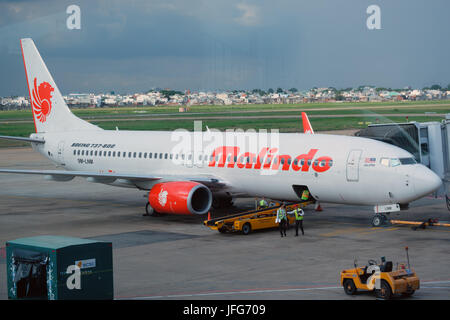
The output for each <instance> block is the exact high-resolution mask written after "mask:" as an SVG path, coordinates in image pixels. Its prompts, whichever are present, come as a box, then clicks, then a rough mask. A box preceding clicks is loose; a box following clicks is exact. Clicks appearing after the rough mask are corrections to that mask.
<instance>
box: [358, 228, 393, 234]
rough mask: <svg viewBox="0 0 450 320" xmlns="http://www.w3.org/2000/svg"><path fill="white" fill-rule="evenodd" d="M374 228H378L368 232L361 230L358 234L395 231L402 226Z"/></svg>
mask: <svg viewBox="0 0 450 320" xmlns="http://www.w3.org/2000/svg"><path fill="white" fill-rule="evenodd" d="M372 229H376V230H372V231H368V232H360V233H358V234H373V233H377V232H386V231H395V230H398V229H400V228H372Z"/></svg>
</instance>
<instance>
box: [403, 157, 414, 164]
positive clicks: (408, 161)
mask: <svg viewBox="0 0 450 320" xmlns="http://www.w3.org/2000/svg"><path fill="white" fill-rule="evenodd" d="M399 160H400V162H401V163H402V164H416V163H417V162H416V160H415V159H414V158H400V159H399Z"/></svg>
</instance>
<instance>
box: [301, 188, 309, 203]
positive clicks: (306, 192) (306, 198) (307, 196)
mask: <svg viewBox="0 0 450 320" xmlns="http://www.w3.org/2000/svg"><path fill="white" fill-rule="evenodd" d="M301 199H302V200H303V201H306V200H308V199H309V191H308V190H303V192H302V196H301Z"/></svg>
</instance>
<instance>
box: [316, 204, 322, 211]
mask: <svg viewBox="0 0 450 320" xmlns="http://www.w3.org/2000/svg"><path fill="white" fill-rule="evenodd" d="M316 211H323V209H322V207H321V206H320V203H319V204H318V205H317V207H316Z"/></svg>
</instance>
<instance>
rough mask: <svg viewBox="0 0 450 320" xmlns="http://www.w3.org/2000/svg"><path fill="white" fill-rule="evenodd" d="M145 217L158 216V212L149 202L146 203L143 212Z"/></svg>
mask: <svg viewBox="0 0 450 320" xmlns="http://www.w3.org/2000/svg"><path fill="white" fill-rule="evenodd" d="M143 216H144V217H156V216H158V213H157V212H156V211H155V209H153V207H152V206H151V205H150V203H149V202H147V204H146V205H145V213H144V214H143Z"/></svg>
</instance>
